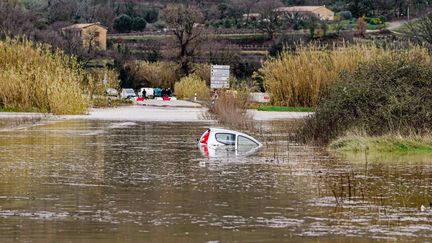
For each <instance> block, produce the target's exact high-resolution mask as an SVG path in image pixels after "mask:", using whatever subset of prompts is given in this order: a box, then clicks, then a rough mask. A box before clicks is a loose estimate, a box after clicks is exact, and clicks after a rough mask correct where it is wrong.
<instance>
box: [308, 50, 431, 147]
mask: <svg viewBox="0 0 432 243" xmlns="http://www.w3.org/2000/svg"><path fill="white" fill-rule="evenodd" d="M430 65H431V57H430V56H429V54H428V53H427V51H426V50H423V49H418V48H416V49H414V50H411V51H403V52H392V54H391V55H389V56H386V57H381V58H378V59H376V60H375V61H373V62H370V63H363V64H361V65H360V66H359V67H358V69H357V70H356V71H355V72H354V73H352V74H350V73H346V72H345V73H342V74H341V75H339V79H338V81H337V82H336V83H335V84H334V85H333V86H332V87H331V89H330V91H329V94H328V95H327V96H325V97H324V98H323V99H322V101H321V102H320V104H319V105H318V107H317V109H316V113H315V115H314V116H313V117H312V118H310V119H308V120H307V121H306V123H305V126H304V128H303V134H304V135H305V137H306V139H307V140H312V141H316V142H318V143H328V142H329V141H331V140H333V139H335V138H337V137H338V136H341V135H344V134H345V133H347V132H352V131H362V132H363V133H364V134H365V135H367V136H379V135H385V134H394V133H398V134H413V133H415V134H421V133H423V132H427V131H430V129H431V128H432V68H431V66H430Z"/></svg>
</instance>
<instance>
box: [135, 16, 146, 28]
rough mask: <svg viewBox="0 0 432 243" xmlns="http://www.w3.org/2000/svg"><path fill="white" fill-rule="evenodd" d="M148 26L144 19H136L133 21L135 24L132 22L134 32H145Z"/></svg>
mask: <svg viewBox="0 0 432 243" xmlns="http://www.w3.org/2000/svg"><path fill="white" fill-rule="evenodd" d="M146 25H147V22H146V21H145V20H144V19H143V18H141V17H136V18H134V19H133V22H132V30H134V31H143V30H144V29H145V27H146Z"/></svg>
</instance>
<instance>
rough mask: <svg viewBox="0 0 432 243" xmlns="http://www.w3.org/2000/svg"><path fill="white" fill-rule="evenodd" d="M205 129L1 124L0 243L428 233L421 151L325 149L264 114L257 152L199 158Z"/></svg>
mask: <svg viewBox="0 0 432 243" xmlns="http://www.w3.org/2000/svg"><path fill="white" fill-rule="evenodd" d="M208 126H209V124H205V123H194V124H187V123H149V122H107V121H82V120H75V121H74V120H68V121H60V122H58V121H57V122H47V123H46V124H43V125H40V126H32V127H29V128H28V129H19V130H1V131H0V165H1V166H0V232H1V234H0V242H12V241H20V242H125V241H130V242H138V241H141V242H142V241H145V242H233V241H239V242H288V241H290V242H311V241H312V242H335V241H338V242H346V241H349V242H370V241H380V240H382V241H388V240H390V241H391V240H401V241H420V242H422V241H430V238H431V237H432V209H431V208H430V206H431V203H432V160H431V157H430V156H429V155H420V156H402V155H393V156H388V155H386V156H383V155H368V154H359V155H346V156H334V155H331V154H328V153H327V152H325V151H323V150H322V149H319V148H311V147H305V146H299V145H297V144H295V143H293V142H289V141H288V139H287V137H288V134H287V133H286V129H285V128H286V127H285V126H284V125H281V124H276V123H274V124H272V123H265V124H262V125H261V127H260V129H259V131H257V132H255V136H256V138H258V139H259V140H260V141H262V142H263V144H264V149H263V150H262V151H260V152H259V153H257V154H255V155H252V156H248V157H229V158H223V159H217V158H205V157H203V156H202V154H201V152H200V151H199V149H198V147H197V145H196V139H197V138H198V137H199V136H200V135H201V134H202V132H203V131H204V130H205V129H206V128H207V127H208ZM422 205H423V207H422Z"/></svg>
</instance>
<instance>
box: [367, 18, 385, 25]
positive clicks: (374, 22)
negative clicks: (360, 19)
mask: <svg viewBox="0 0 432 243" xmlns="http://www.w3.org/2000/svg"><path fill="white" fill-rule="evenodd" d="M368 23H369V24H371V25H380V24H383V22H382V21H381V19H380V18H370V19H368Z"/></svg>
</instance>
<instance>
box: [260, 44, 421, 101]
mask: <svg viewBox="0 0 432 243" xmlns="http://www.w3.org/2000/svg"><path fill="white" fill-rule="evenodd" d="M425 51H426V50H424V49H421V48H417V47H411V48H408V49H407V50H405V51H404V52H409V54H410V55H412V56H413V57H415V56H416V55H422V56H424V54H425ZM400 52H401V51H400V50H399V51H398V53H400ZM394 53H395V52H394V51H391V50H387V49H382V48H378V47H376V46H374V45H367V44H357V45H352V46H347V45H342V46H334V47H332V48H330V49H329V48H325V47H321V46H317V45H310V46H306V47H305V46H300V47H298V48H297V51H296V52H295V53H290V52H283V53H282V54H281V55H280V57H279V58H277V59H272V60H269V61H267V62H265V63H264V65H263V67H262V68H261V69H260V70H259V72H260V73H261V75H262V76H263V78H264V85H265V87H266V89H267V91H268V92H269V93H270V94H271V98H272V103H273V104H274V105H282V106H305V107H314V106H316V105H317V104H318V102H319V100H320V99H321V97H322V96H323V95H325V94H326V93H327V90H328V87H329V86H330V85H331V84H332V83H333V82H335V81H336V79H337V77H338V75H340V74H341V73H342V72H347V73H352V72H353V71H354V70H355V69H356V68H357V67H358V65H359V64H360V63H364V62H370V61H373V60H375V59H376V58H378V57H384V56H395V55H394Z"/></svg>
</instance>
